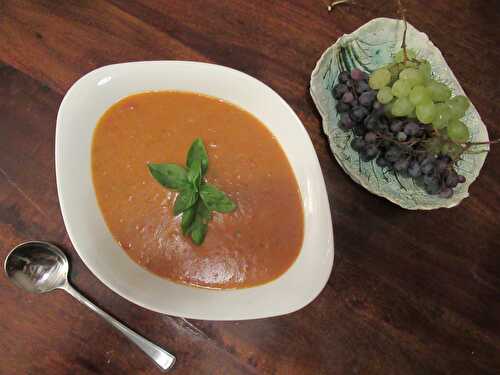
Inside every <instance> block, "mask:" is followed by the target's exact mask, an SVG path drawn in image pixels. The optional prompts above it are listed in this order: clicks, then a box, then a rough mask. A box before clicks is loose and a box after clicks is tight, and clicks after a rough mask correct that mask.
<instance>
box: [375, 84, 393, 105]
mask: <svg viewBox="0 0 500 375" xmlns="http://www.w3.org/2000/svg"><path fill="white" fill-rule="evenodd" d="M393 98H394V96H392V92H391V88H390V87H387V86H385V87H382V88H381V89H380V90H379V91H378V93H377V100H378V101H379V102H380V103H382V104H387V103H389V102H390V101H391V100H392V99H393Z"/></svg>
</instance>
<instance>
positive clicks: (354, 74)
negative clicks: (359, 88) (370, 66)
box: [351, 68, 368, 81]
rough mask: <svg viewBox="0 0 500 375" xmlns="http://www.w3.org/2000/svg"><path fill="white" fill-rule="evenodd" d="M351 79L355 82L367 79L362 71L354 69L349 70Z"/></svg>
mask: <svg viewBox="0 0 500 375" xmlns="http://www.w3.org/2000/svg"><path fill="white" fill-rule="evenodd" d="M351 78H352V79H354V80H355V81H361V80H363V79H367V78H368V77H367V75H366V73H365V72H363V71H362V70H360V69H358V68H354V69H353V70H351Z"/></svg>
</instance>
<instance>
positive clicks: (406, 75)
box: [399, 68, 424, 87]
mask: <svg viewBox="0 0 500 375" xmlns="http://www.w3.org/2000/svg"><path fill="white" fill-rule="evenodd" d="M399 78H400V79H405V80H407V81H408V82H409V83H410V84H411V86H412V87H413V86H417V85H420V84H422V83H423V82H424V76H423V75H422V73H421V72H420V71H419V70H417V69H415V68H406V69H403V70H402V71H401V73H399Z"/></svg>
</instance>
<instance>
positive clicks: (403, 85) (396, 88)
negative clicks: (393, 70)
mask: <svg viewBox="0 0 500 375" xmlns="http://www.w3.org/2000/svg"><path fill="white" fill-rule="evenodd" d="M410 90H411V85H410V83H409V82H407V81H406V80H405V79H398V80H397V81H396V82H394V85H392V95H394V96H397V97H398V98H401V97H403V96H408V94H410Z"/></svg>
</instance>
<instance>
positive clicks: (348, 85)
mask: <svg viewBox="0 0 500 375" xmlns="http://www.w3.org/2000/svg"><path fill="white" fill-rule="evenodd" d="M344 84H345V85H346V86H347V87H348V88H350V89H352V88H354V81H353V80H352V79H350V78H349V79H348V80H347V81H345V83H344Z"/></svg>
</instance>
